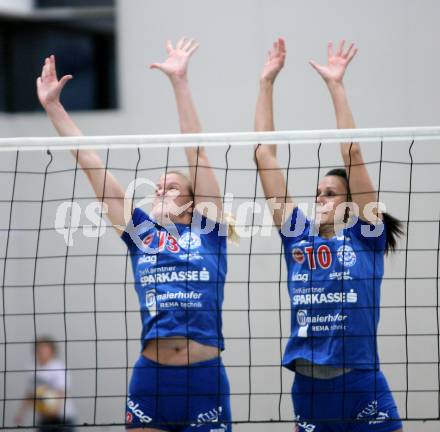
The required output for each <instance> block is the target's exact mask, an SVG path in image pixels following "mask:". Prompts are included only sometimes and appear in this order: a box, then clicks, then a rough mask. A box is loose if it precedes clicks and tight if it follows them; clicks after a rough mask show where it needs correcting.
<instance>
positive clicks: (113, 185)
mask: <svg viewBox="0 0 440 432" xmlns="http://www.w3.org/2000/svg"><path fill="white" fill-rule="evenodd" d="M72 78H73V77H72V76H71V75H66V76H63V77H62V78H61V79H60V80H58V78H57V73H56V64H55V56H53V55H52V56H50V57H48V58H46V60H45V63H44V66H43V70H42V72H41V76H40V77H38V79H37V93H38V99H39V100H40V103H41V105H42V106H43V108H44V109H45V111H46V113H47V115H48V116H49V119H50V120H51V122H52V124H53V125H54V127H55V129H56V130H57V132H58V134H59V135H60V136H81V135H82V132H81V131H80V130H79V128H78V127H77V126H76V124H75V123H74V122H73V120H72V118H71V117H70V116H69V114H68V113H67V112H66V110H65V109H64V107H63V105H62V104H61V102H60V95H61V92H62V90H63V88H64V86H65V85H66V84H67V82H68V81H70V80H71V79H72ZM72 154H73V156H74V157H76V158H77V159H78V163H79V165H80V166H81V168H82V169H83V170H84V173H85V174H86V175H87V177H88V179H89V181H90V184H91V185H92V187H93V190H94V191H95V193H96V197H97V198H98V199H99V200H100V201H104V203H105V204H106V205H107V206H108V214H107V216H108V218H109V219H110V222H111V223H112V225H113V226H114V227H115V229H116V230H117V231H118V232H119V233H120V234H121V233H122V232H123V230H124V228H125V225H126V224H125V220H124V190H123V188H122V187H121V185H120V184H119V183H118V181H117V180H116V179H115V177H114V176H113V175H112V173H111V172H110V171H109V170H107V169H106V168H105V166H104V164H103V162H102V160H101V158H100V157H99V154H98V153H97V152H96V151H93V150H80V151H72ZM104 184H105V190H104ZM126 204H127V205H129V206H131V203H126Z"/></svg>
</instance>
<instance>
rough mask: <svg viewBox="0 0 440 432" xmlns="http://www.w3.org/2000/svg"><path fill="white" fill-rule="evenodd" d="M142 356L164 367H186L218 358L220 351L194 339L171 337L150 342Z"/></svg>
mask: <svg viewBox="0 0 440 432" xmlns="http://www.w3.org/2000/svg"><path fill="white" fill-rule="evenodd" d="M142 355H143V356H144V357H146V358H148V359H149V360H152V361H154V362H156V363H160V364H163V365H169V366H185V365H188V364H192V363H199V362H203V361H207V360H211V359H213V358H216V357H218V356H219V355H220V350H219V348H217V347H214V346H209V345H203V344H201V343H199V342H196V341H195V340H192V339H186V338H184V337H169V338H162V339H154V340H151V341H149V342H148V343H147V345H146V347H145V348H144V350H143V351H142Z"/></svg>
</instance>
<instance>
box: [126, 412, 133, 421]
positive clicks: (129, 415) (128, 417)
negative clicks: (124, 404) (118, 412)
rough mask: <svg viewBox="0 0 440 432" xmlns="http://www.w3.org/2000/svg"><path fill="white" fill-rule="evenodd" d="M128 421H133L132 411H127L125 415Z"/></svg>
mask: <svg viewBox="0 0 440 432" xmlns="http://www.w3.org/2000/svg"><path fill="white" fill-rule="evenodd" d="M125 418H126V420H127V423H132V422H133V414H132V413H131V412H127V415H126V416H125Z"/></svg>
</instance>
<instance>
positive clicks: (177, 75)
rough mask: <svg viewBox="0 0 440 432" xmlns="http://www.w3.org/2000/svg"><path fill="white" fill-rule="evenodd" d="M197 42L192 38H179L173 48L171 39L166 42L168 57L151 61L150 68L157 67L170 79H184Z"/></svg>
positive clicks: (197, 44)
mask: <svg viewBox="0 0 440 432" xmlns="http://www.w3.org/2000/svg"><path fill="white" fill-rule="evenodd" d="M198 47H199V43H198V42H197V41H195V40H194V39H188V38H185V37H183V38H181V39H180V40H179V42H177V45H176V47H175V48H174V47H173V45H172V43H171V41H168V42H167V44H166V49H167V52H168V58H167V59H166V60H165V61H164V62H163V63H153V64H152V65H151V66H150V68H151V69H159V70H161V71H162V72H163V73H165V74H166V75H167V76H168V77H169V78H170V79H171V80H178V79H186V76H187V71H188V64H189V59H190V58H191V56H192V55H193V54H194V53H195V51H196V50H197V48H198Z"/></svg>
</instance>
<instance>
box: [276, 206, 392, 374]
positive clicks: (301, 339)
mask: <svg viewBox="0 0 440 432" xmlns="http://www.w3.org/2000/svg"><path fill="white" fill-rule="evenodd" d="M313 231H314V227H313V222H311V221H309V220H308V219H306V217H305V215H304V214H303V213H302V212H301V210H300V209H299V208H295V209H294V211H293V214H292V217H291V219H290V220H289V221H288V222H287V223H286V224H285V225H284V226H283V227H282V229H281V231H280V234H281V238H282V241H283V245H284V254H285V259H286V262H287V269H288V288H289V295H290V301H291V311H292V314H291V334H290V338H289V341H288V344H287V347H286V350H285V353H284V358H283V364H284V366H286V367H287V368H289V369H292V370H293V369H294V364H295V359H299V358H302V359H306V360H308V361H310V362H312V363H315V364H321V365H329V366H337V367H347V368H356V369H377V368H378V367H379V366H378V365H379V357H378V352H377V341H376V334H377V326H378V322H379V312H380V285H381V282H382V277H383V272H384V250H385V246H386V231H385V227H384V224H382V223H380V224H378V225H370V224H368V223H367V222H365V221H362V220H360V219H358V221H357V222H356V223H355V224H354V225H353V226H352V227H347V228H346V229H344V230H343V231H341V232H340V233H339V235H337V236H334V237H332V238H330V239H325V238H322V237H319V236H318V235H314V232H313ZM377 234H379V235H377Z"/></svg>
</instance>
